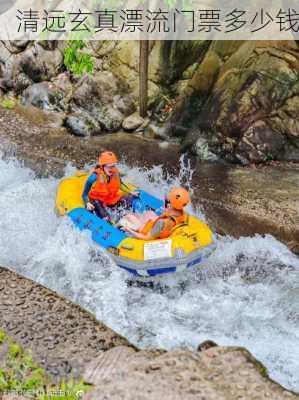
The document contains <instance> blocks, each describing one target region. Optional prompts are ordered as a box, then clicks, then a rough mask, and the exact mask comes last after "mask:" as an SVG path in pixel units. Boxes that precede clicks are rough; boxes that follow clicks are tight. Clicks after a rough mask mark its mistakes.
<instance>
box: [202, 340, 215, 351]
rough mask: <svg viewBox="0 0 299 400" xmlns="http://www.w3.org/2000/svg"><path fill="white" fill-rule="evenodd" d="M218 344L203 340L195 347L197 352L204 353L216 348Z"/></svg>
mask: <svg viewBox="0 0 299 400" xmlns="http://www.w3.org/2000/svg"><path fill="white" fill-rule="evenodd" d="M217 346H218V344H217V343H215V342H213V340H205V341H204V342H202V343H201V344H200V345H198V347H197V351H206V350H208V349H210V348H212V347H217Z"/></svg>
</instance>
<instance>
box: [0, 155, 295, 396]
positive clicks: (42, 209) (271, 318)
mask: <svg viewBox="0 0 299 400" xmlns="http://www.w3.org/2000/svg"><path fill="white" fill-rule="evenodd" d="M123 169H124V170H125V171H126V172H127V174H128V178H129V179H131V180H133V181H135V182H136V183H137V184H138V185H141V186H143V187H144V186H146V187H148V188H149V190H150V191H151V192H152V193H153V194H156V195H160V196H161V194H162V193H164V192H167V189H168V188H169V187H170V186H171V185H172V184H174V183H179V182H184V181H185V183H186V182H187V181H188V178H190V173H191V172H190V168H189V167H188V166H186V165H183V164H182V168H181V175H180V176H179V177H177V178H176V179H173V178H172V177H170V176H165V175H164V177H163V178H162V177H161V176H162V174H161V168H160V167H156V168H153V169H152V170H150V171H143V170H140V169H137V168H136V169H134V168H133V169H132V168H131V169H129V168H127V167H126V166H125V165H124V166H123ZM70 172H71V168H68V171H66V174H69V173H70ZM56 186H57V180H55V179H36V178H35V177H34V174H33V173H32V171H30V170H28V169H26V168H24V167H22V166H21V165H20V164H19V163H18V162H17V161H15V160H8V161H7V160H6V161H4V160H3V158H1V156H0V210H1V212H0V215H1V218H0V265H3V266H9V267H11V268H12V269H15V270H16V271H19V272H20V273H22V274H23V275H25V276H28V277H30V278H32V279H34V280H36V281H38V282H40V283H42V284H44V285H45V286H48V287H50V288H52V289H54V290H56V291H57V292H59V293H61V294H63V295H65V296H67V297H68V298H70V299H72V300H73V301H74V302H76V303H79V304H81V305H82V306H83V307H85V308H87V309H88V310H90V311H92V312H93V313H94V314H95V315H96V317H97V318H98V319H99V320H101V321H103V322H104V323H105V324H107V325H108V326H110V327H111V328H113V329H114V330H115V331H117V332H119V333H121V334H122V335H124V336H126V337H127V338H128V339H129V340H130V341H131V342H133V343H134V344H136V345H138V346H139V347H142V348H153V347H160V348H165V349H168V350H170V349H177V348H188V349H195V348H196V347H197V346H198V344H199V343H201V342H202V341H204V340H206V339H212V340H214V341H216V342H217V343H218V344H221V345H237V346H244V347H246V348H248V349H249V350H250V351H251V352H252V353H253V354H254V355H255V356H256V357H257V358H258V359H259V360H261V361H262V362H263V363H264V364H265V366H266V367H267V368H268V371H269V373H270V375H271V377H272V378H273V379H275V380H277V381H278V382H280V383H281V384H282V385H284V386H285V387H287V388H290V389H293V390H295V391H299V373H298V371H299V260H298V258H297V257H296V256H294V255H293V254H292V253H290V252H289V251H288V249H287V248H286V247H285V246H284V245H283V244H281V243H280V242H278V241H277V240H275V239H274V238H273V237H271V236H266V237H261V236H255V237H253V238H241V239H239V240H235V239H232V238H230V237H224V238H223V237H222V238H217V250H216V251H215V253H214V254H213V255H212V256H211V258H210V259H209V260H208V261H207V263H206V265H205V266H204V267H203V269H202V272H201V273H199V271H195V270H193V271H189V272H188V274H187V275H184V276H170V277H168V278H167V280H163V284H161V285H159V286H157V287H156V288H145V287H140V286H135V285H133V286H130V285H128V284H127V283H126V278H127V277H128V275H127V273H126V272H125V271H121V270H120V269H119V268H117V267H116V266H115V265H114V264H113V262H112V261H111V260H110V259H109V257H108V255H106V254H105V253H104V252H102V251H101V250H100V249H99V248H98V247H97V246H95V244H94V243H93V242H92V241H91V239H90V237H89V235H88V234H87V233H86V232H85V233H84V232H83V233H82V232H79V231H78V230H76V229H74V228H73V226H72V225H71V223H70V222H69V221H68V220H67V219H66V218H65V219H59V218H58V217H57V216H56V215H55V213H54V209H53V205H54V197H55V189H56ZM195 212H196V213H197V214H198V213H199V212H198V211H195Z"/></svg>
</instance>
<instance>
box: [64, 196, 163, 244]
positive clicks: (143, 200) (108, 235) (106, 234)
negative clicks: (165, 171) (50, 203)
mask: <svg viewBox="0 0 299 400" xmlns="http://www.w3.org/2000/svg"><path fill="white" fill-rule="evenodd" d="M162 208H163V201H161V200H159V199H157V198H156V197H154V196H152V195H150V194H148V193H146V192H144V191H142V190H139V196H138V197H136V199H134V200H133V211H134V212H140V213H142V212H144V211H146V210H154V211H155V212H156V213H157V214H160V213H161V212H162ZM68 216H69V217H70V218H71V220H72V221H73V223H74V224H75V226H76V227H77V228H79V229H80V230H85V229H88V230H89V231H91V235H92V239H93V240H94V241H95V242H96V243H98V244H99V245H100V246H102V247H104V248H105V249H107V248H108V247H115V248H117V247H118V245H119V244H120V243H121V242H122V241H123V240H124V239H125V238H126V237H127V235H126V234H125V233H124V232H122V231H121V230H119V229H117V228H115V227H114V226H112V225H110V224H109V223H108V222H107V221H104V220H103V219H101V218H99V217H97V216H96V215H94V214H92V213H91V212H89V211H87V210H86V209H85V208H81V207H80V208H75V209H74V210H72V211H71V212H69V213H68Z"/></svg>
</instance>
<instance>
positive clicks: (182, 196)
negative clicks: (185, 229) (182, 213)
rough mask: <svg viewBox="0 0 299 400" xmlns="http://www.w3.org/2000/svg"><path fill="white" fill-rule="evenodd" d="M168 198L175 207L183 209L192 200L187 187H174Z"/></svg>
mask: <svg viewBox="0 0 299 400" xmlns="http://www.w3.org/2000/svg"><path fill="white" fill-rule="evenodd" d="M168 200H169V202H170V204H171V206H172V207H173V208H175V209H176V210H182V209H183V208H184V207H185V206H186V205H187V204H188V203H189V202H190V196H189V193H188V192H187V190H186V189H184V188H174V189H171V191H170V192H169V194H168Z"/></svg>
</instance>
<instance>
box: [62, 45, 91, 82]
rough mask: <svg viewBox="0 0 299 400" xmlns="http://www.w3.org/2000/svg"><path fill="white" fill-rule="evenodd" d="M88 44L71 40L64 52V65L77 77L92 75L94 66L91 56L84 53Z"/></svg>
mask: <svg viewBox="0 0 299 400" xmlns="http://www.w3.org/2000/svg"><path fill="white" fill-rule="evenodd" d="M85 46H86V44H85V41H84V40H69V41H68V46H67V47H66V48H65V50H64V65H65V66H66V68H67V69H68V70H69V71H70V72H72V73H73V74H75V75H79V76H82V75H83V74H84V73H92V72H93V68H94V64H93V61H92V58H91V56H90V55H89V54H87V53H85V52H84V51H82V50H83V49H84V48H85Z"/></svg>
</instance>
